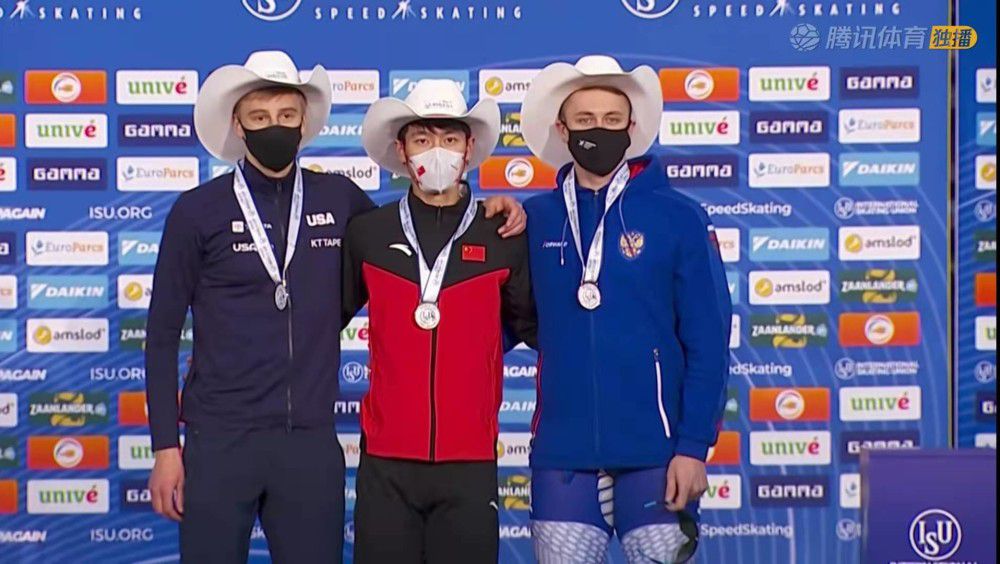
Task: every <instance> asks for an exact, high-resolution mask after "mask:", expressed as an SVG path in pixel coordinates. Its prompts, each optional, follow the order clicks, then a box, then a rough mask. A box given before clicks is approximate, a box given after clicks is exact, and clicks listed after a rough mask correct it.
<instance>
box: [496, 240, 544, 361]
mask: <svg viewBox="0 0 1000 564" xmlns="http://www.w3.org/2000/svg"><path fill="white" fill-rule="evenodd" d="M510 244H512V245H515V246H516V249H515V251H514V257H515V258H514V266H513V267H512V268H511V271H510V276H509V277H508V278H507V282H506V283H505V284H504V285H503V288H501V296H500V307H501V312H500V313H501V319H502V320H503V325H504V333H505V334H506V335H505V336H506V337H508V338H509V337H513V339H512V341H513V343H512V347H511V348H513V345H516V344H517V343H519V342H523V343H525V344H527V345H528V346H529V347H531V348H533V349H537V348H538V316H537V314H536V313H535V300H534V297H533V296H532V294H531V275H530V270H529V268H528V236H527V235H519V236H517V237H516V238H514V239H513V240H511V241H510ZM505 340H506V339H505ZM504 348H505V349H507V347H504Z"/></svg>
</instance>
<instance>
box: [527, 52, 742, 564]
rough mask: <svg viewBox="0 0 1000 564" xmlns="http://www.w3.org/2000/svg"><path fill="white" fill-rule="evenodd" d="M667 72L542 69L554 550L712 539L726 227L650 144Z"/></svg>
mask: <svg viewBox="0 0 1000 564" xmlns="http://www.w3.org/2000/svg"><path fill="white" fill-rule="evenodd" d="M662 110H663V102H662V95H661V91H660V85H659V81H658V80H657V76H656V73H655V72H654V71H653V70H652V69H651V68H649V67H648V66H640V67H637V68H635V69H634V70H632V71H631V72H625V71H624V70H622V68H621V66H620V65H619V64H618V62H617V61H616V60H614V59H613V58H611V57H605V56H588V57H583V58H582V59H580V60H579V61H578V62H577V63H576V64H575V65H571V64H568V63H555V64H552V65H549V66H548V67H546V68H545V69H543V70H542V71H541V72H540V73H539V74H538V75H537V76H536V77H535V78H534V80H533V81H532V83H531V86H530V87H529V89H528V92H527V94H526V96H525V100H524V105H523V107H522V111H521V121H522V130H523V133H524V138H525V141H526V142H527V144H528V146H529V147H530V148H531V150H532V152H533V153H535V154H536V155H537V156H538V157H539V158H541V159H542V160H543V161H545V162H547V163H548V164H550V165H552V166H555V167H559V168H560V171H559V175H558V186H559V188H558V189H557V190H555V191H553V192H551V193H547V194H543V195H540V196H536V197H534V198H531V199H529V200H528V202H526V204H525V207H526V209H527V211H528V237H529V249H530V256H531V271H532V284H533V288H534V295H535V299H536V300H537V302H538V324H539V325H538V342H539V347H538V350H539V354H540V356H541V357H542V358H543V359H544V362H540V365H541V367H542V368H541V369H540V370H539V374H538V376H537V377H538V380H539V397H538V404H537V405H538V409H537V411H536V413H535V426H534V440H533V442H532V452H531V466H532V537H533V539H534V543H535V553H536V555H537V557H538V560H539V562H541V563H542V564H563V563H567V564H568V563H574V564H579V563H591V562H593V563H598V562H603V561H604V554H605V551H606V549H607V545H608V541H609V539H610V536H611V534H613V533H617V534H618V536H619V539H621V541H622V546H623V547H624V549H625V553H626V555H627V556H628V559H629V562H635V563H638V562H675V561H684V560H685V559H687V558H690V557H691V555H692V554H693V552H694V549H695V548H696V546H697V526H696V524H695V521H694V515H696V513H697V499H698V498H699V497H700V496H701V494H702V493H703V492H704V490H705V488H706V486H707V480H706V475H705V466H704V460H705V458H706V455H707V452H708V449H709V446H710V445H712V444H713V443H714V442H715V439H716V431H717V425H718V422H719V421H720V418H721V415H722V407H723V405H724V401H725V396H726V394H725V391H726V380H727V377H728V366H729V349H728V343H729V329H730V316H731V305H730V301H729V292H728V289H727V284H726V279H725V274H724V271H723V266H722V261H721V258H720V255H719V251H718V248H717V244H715V233H714V227H713V226H712V224H711V221H710V220H709V218H708V216H707V215H706V214H705V212H704V211H703V210H702V209H701V208H700V206H698V204H696V203H695V202H693V201H692V200H690V199H688V198H686V197H684V196H682V195H680V194H678V193H677V192H675V191H673V190H672V189H671V188H670V187H669V186H668V184H667V178H666V174H665V170H664V168H663V166H662V164H661V163H660V162H659V160H658V159H657V158H656V157H655V156H652V155H646V154H645V153H646V151H647V150H649V148H650V146H651V145H652V143H653V140H654V139H655V138H656V136H657V132H658V128H659V123H660V116H661V114H662Z"/></svg>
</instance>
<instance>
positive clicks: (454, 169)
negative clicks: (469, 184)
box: [410, 147, 465, 194]
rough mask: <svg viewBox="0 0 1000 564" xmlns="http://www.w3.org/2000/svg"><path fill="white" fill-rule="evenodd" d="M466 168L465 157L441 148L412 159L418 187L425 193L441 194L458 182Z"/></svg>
mask: <svg viewBox="0 0 1000 564" xmlns="http://www.w3.org/2000/svg"><path fill="white" fill-rule="evenodd" d="M464 167H465V155H464V154H463V153H456V152H455V151H449V150H448V149H442V148H441V147H434V148H433V149H431V150H430V151H427V152H424V153H420V154H419V155H414V156H412V157H410V168H411V169H413V174H415V175H416V178H414V179H413V180H414V181H416V183H417V186H418V187H419V188H420V189H421V190H423V191H424V192H433V193H437V194H440V193H441V192H444V191H445V190H447V189H448V188H451V187H452V186H454V185H455V183H456V182H458V179H459V176H460V175H461V174H462V169H463V168H464Z"/></svg>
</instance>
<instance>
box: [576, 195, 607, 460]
mask: <svg viewBox="0 0 1000 564" xmlns="http://www.w3.org/2000/svg"><path fill="white" fill-rule="evenodd" d="M593 192H594V202H593V208H594V214H593V215H594V226H595V227H594V230H595V231H596V230H597V227H596V226H597V222H598V221H600V213H601V211H602V210H598V205H597V204H598V203H600V197H599V196H600V192H599V191H597V190H594V191H593ZM594 242H595V241H591V243H590V244H591V245H593V244H594ZM587 253H588V254H589V253H590V249H589V248H588V249H587ZM583 266H585V265H581V268H582V267H583ZM586 315H587V318H588V319H587V320H588V321H589V322H590V378H591V382H592V383H593V386H594V393H593V394H592V396H593V399H594V454H595V455H597V456H598V457H599V455H600V452H601V415H600V413H601V410H600V403H599V402H598V399H597V397H598V396H599V395H600V391H599V390H598V385H597V327H596V325H595V323H594V315H596V311H590V312H587V314H586Z"/></svg>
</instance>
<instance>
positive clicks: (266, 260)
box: [146, 51, 523, 563]
mask: <svg viewBox="0 0 1000 564" xmlns="http://www.w3.org/2000/svg"><path fill="white" fill-rule="evenodd" d="M330 99H331V87H330V82H329V79H328V78H327V73H326V71H325V70H324V69H323V68H322V67H320V66H316V67H315V68H314V69H313V71H312V73H311V74H310V77H309V79H308V80H306V81H302V80H301V79H300V77H299V73H298V70H297V68H296V66H295V64H294V63H293V62H292V60H291V58H289V56H288V55H287V54H285V53H283V52H280V51H260V52H256V53H253V54H251V55H250V57H249V58H248V59H247V61H246V63H245V64H243V65H226V66H223V67H221V68H219V69H217V70H216V71H214V72H213V73H212V74H211V75H209V77H208V78H207V79H206V80H205V82H204V84H203V85H202V88H201V92H200V93H199V96H198V101H197V103H196V105H195V110H194V118H195V127H196V130H197V133H198V137H199V139H200V140H201V142H202V144H203V145H204V146H205V147H206V148H207V149H208V151H209V152H210V153H211V154H212V155H214V156H215V157H217V158H219V159H222V160H225V161H229V162H234V163H236V165H237V166H236V168H235V170H234V172H233V173H231V174H227V175H223V176H220V177H218V178H216V179H214V180H211V181H209V182H208V183H206V184H203V185H202V186H199V187H198V188H196V189H194V190H191V191H189V192H186V193H184V194H182V195H181V196H180V197H179V198H178V199H177V201H176V203H175V204H174V206H173V208H172V209H171V211H170V214H169V216H168V217H167V221H166V224H165V227H164V233H163V240H162V243H161V245H160V251H159V257H158V260H157V266H156V273H155V275H154V284H153V286H154V290H153V296H152V300H151V303H150V309H149V318H148V323H147V331H146V337H147V339H146V375H147V379H146V386H147V395H148V404H149V419H150V430H151V435H152V442H153V450H154V451H155V452H156V455H155V456H156V462H155V466H154V468H153V472H152V475H151V477H150V493H151V495H152V503H153V507H154V509H155V510H156V512H158V513H160V514H162V515H165V516H167V517H170V518H171V519H174V520H177V521H180V522H181V557H182V559H183V560H185V561H192V562H245V561H246V558H247V551H248V548H249V539H250V532H251V528H252V526H253V522H254V519H255V518H257V517H258V516H259V517H260V520H261V523H262V525H263V527H264V531H265V534H266V535H267V540H268V545H269V548H270V550H271V556H272V557H273V559H274V560H275V561H276V562H295V563H299V562H324V563H326V562H339V561H340V560H341V552H342V545H343V519H344V499H343V495H344V458H343V453H342V451H341V448H340V444H339V443H338V441H337V438H336V435H335V433H334V416H333V406H334V403H335V401H336V397H337V393H338V390H337V376H338V370H339V367H340V338H339V334H340V329H341V326H342V325H341V320H340V319H339V312H340V311H341V309H342V306H341V287H340V284H341V240H342V237H343V236H344V232H345V230H346V227H347V222H348V220H349V218H350V217H352V216H353V215H355V214H357V213H360V212H363V211H367V210H369V209H372V208H373V207H374V204H373V203H372V202H371V200H370V199H369V198H368V196H367V195H365V193H364V192H362V191H361V190H360V189H359V188H358V187H357V186H356V185H355V184H354V183H353V182H351V181H350V180H349V179H347V178H346V177H344V176H341V175H335V174H317V173H313V172H311V171H307V170H301V169H300V168H298V167H297V166H296V164H295V157H296V156H297V154H298V152H299V150H300V149H301V148H302V147H304V146H306V145H307V144H308V143H309V142H310V141H311V140H312V139H313V138H314V137H316V135H317V134H318V133H319V132H320V130H321V129H322V128H323V127H324V126H325V125H326V122H327V118H328V116H329V113H330ZM512 202H513V200H511V199H509V198H508V199H506V200H497V201H494V202H493V211H494V212H497V211H503V210H507V211H508V212H510V216H511V217H510V218H509V220H508V223H507V224H505V225H504V227H503V228H502V229H504V232H505V233H507V232H514V233H516V232H518V226H517V223H518V220H519V218H521V217H523V211H522V210H520V208H519V207H518V206H516V205H512ZM293 259H294V260H293ZM189 308H190V309H191V311H192V314H193V318H194V335H195V342H194V351H195V354H194V356H193V358H194V360H193V365H192V367H191V370H190V373H189V375H188V377H187V378H186V382H185V385H184V391H183V398H182V402H181V407H182V409H179V407H178V402H177V391H178V374H177V354H178V345H179V339H180V332H181V329H182V327H183V325H184V321H185V316H186V314H187V311H188V309H189ZM178 420H183V421H184V422H185V423H186V424H187V431H186V433H185V439H186V443H185V448H184V451H183V455H182V453H181V451H180V449H179V444H180V443H179V436H178Z"/></svg>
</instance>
